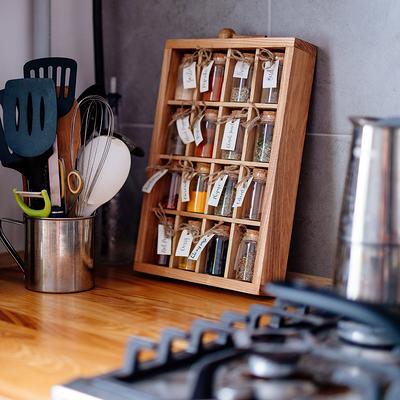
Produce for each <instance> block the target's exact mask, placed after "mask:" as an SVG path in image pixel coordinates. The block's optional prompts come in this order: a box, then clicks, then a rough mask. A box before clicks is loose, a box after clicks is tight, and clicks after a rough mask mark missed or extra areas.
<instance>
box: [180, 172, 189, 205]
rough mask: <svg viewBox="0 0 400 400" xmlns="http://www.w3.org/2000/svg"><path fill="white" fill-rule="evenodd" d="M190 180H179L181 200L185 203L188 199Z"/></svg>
mask: <svg viewBox="0 0 400 400" xmlns="http://www.w3.org/2000/svg"><path fill="white" fill-rule="evenodd" d="M189 188H190V180H189V179H184V178H182V180H181V201H182V203H186V202H188V201H190V191H189Z"/></svg>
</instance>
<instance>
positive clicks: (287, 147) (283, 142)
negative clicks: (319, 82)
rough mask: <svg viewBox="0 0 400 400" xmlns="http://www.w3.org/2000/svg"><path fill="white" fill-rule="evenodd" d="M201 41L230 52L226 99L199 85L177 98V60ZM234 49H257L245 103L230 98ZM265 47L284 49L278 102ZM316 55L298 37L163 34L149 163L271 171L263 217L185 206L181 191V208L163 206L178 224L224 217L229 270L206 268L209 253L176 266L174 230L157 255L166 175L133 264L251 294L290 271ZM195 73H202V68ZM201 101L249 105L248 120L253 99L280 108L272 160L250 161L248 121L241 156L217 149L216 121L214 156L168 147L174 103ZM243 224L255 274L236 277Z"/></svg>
mask: <svg viewBox="0 0 400 400" xmlns="http://www.w3.org/2000/svg"><path fill="white" fill-rule="evenodd" d="M198 49H211V50H212V51H213V52H217V53H224V54H226V57H227V58H226V65H225V71H224V76H223V83H222V92H221V97H220V99H221V101H205V102H203V101H202V100H201V94H200V93H199V90H198V89H195V91H194V96H193V100H176V99H175V98H174V93H175V86H176V82H177V76H178V67H179V64H180V63H181V60H182V57H183V54H184V53H189V52H192V53H193V52H195V51H196V50H198ZM235 49H236V50H240V51H242V52H247V53H253V54H254V58H255V61H254V73H253V75H252V78H251V88H250V98H249V100H248V102H243V103H240V102H232V101H227V100H229V97H228V96H229V94H228V93H230V90H231V83H230V81H229V77H230V76H231V75H232V73H233V69H234V63H233V61H232V56H233V50H235ZM261 49H269V50H270V51H273V52H279V53H282V54H283V56H284V61H283V68H282V75H281V82H280V89H279V100H278V103H277V104H266V103H260V101H259V99H260V88H261V82H262V79H263V77H262V74H263V70H262V61H261V58H260V55H261ZM315 57H316V48H315V47H314V46H313V45H311V44H309V43H307V42H304V41H302V40H300V39H297V38H264V37H236V38H228V39H224V38H217V39H214V38H212V39H181V40H180V39H174V40H168V41H167V42H166V45H165V49H164V58H163V65H162V71H161V81H160V87H159V93H158V100H157V107H156V114H155V120H154V130H153V137H152V144H151V150H150V155H149V161H148V163H149V166H154V165H166V164H168V163H169V162H170V161H181V162H182V163H184V164H185V165H186V164H187V163H188V162H192V163H207V164H209V165H210V173H211V174H212V173H214V172H216V171H219V170H220V169H222V168H223V167H224V166H228V165H234V166H238V167H239V179H241V178H242V177H243V176H244V172H245V169H246V168H250V169H253V168H262V169H265V170H266V171H267V180H266V186H265V194H264V197H263V200H262V215H261V219H260V220H259V221H258V220H250V219H245V218H242V217H241V215H242V214H241V210H240V208H235V209H234V211H233V214H232V217H221V216H217V215H213V213H212V212H213V207H210V206H207V207H206V210H205V212H204V213H193V212H188V211H186V209H185V206H184V203H182V202H181V200H180V199H179V200H178V205H177V209H176V210H165V214H166V215H167V216H168V217H172V218H173V221H174V228H175V229H176V228H177V227H178V226H180V224H182V222H187V220H188V219H195V220H198V221H200V222H201V229H200V233H201V234H204V233H205V232H206V231H208V229H210V228H211V227H212V226H213V224H215V223H218V222H224V225H227V226H229V228H230V230H229V245H228V250H227V256H226V264H225V270H224V275H223V276H221V277H218V276H212V275H209V274H206V273H205V265H204V264H205V255H204V254H202V255H201V256H200V258H199V260H198V261H197V262H196V266H195V270H194V271H187V270H182V269H179V268H177V260H176V257H175V256H174V252H175V249H176V246H177V241H178V239H179V238H177V237H173V240H172V255H171V257H170V260H169V264H168V265H166V266H160V265H157V264H156V263H155V257H156V251H155V246H154V243H156V242H157V226H158V221H157V218H156V216H155V214H154V209H155V208H156V207H157V205H158V203H159V202H160V200H161V198H162V195H163V191H164V190H165V189H166V187H165V185H164V184H163V181H162V179H161V180H160V181H159V182H158V183H157V186H156V187H155V189H154V190H153V191H151V193H149V194H145V195H144V200H143V204H142V211H141V222H140V228H139V237H138V241H137V247H136V254H135V262H134V270H135V271H138V272H143V273H147V274H152V275H158V276H162V277H168V278H172V279H179V280H183V281H187V282H193V283H197V284H204V285H208V286H213V287H217V288H222V289H229V290H234V291H238V292H243V293H249V294H254V295H261V294H262V289H263V286H264V285H265V283H266V282H268V281H271V280H282V279H284V278H285V276H286V264H287V259H288V254H289V247H290V239H291V232H292V224H293V216H294V210H295V204H296V195H297V186H298V180H299V174H300V167H301V159H302V151H303V145H304V137H305V132H306V123H307V116H308V107H309V101H310V95H311V87H312V81H313V75H314V66H315ZM197 75H199V67H197ZM198 78H199V76H197V79H198ZM197 87H198V86H197ZM204 105H205V106H206V107H207V108H209V109H214V110H216V111H217V112H218V118H221V117H223V116H226V115H228V114H230V113H231V112H232V111H233V110H240V109H247V110H248V119H247V121H250V120H251V119H252V118H254V116H255V115H256V114H255V108H254V107H256V108H257V109H258V110H260V111H270V110H271V111H275V112H276V119H275V126H274V131H273V139H272V146H271V155H270V160H269V162H268V163H264V162H254V161H252V159H251V147H252V146H253V145H254V138H253V132H252V129H251V128H250V129H246V130H245V132H244V140H243V154H242V158H241V159H240V160H226V159H222V158H221V157H220V153H219V151H220V150H219V149H218V146H220V143H221V138H222V134H223V132H222V131H223V129H222V128H220V127H219V126H217V129H216V133H215V143H216V145H214V150H213V153H212V155H213V157H211V158H202V157H195V156H194V155H193V148H194V144H188V145H186V151H185V153H184V155H180V156H177V155H170V154H166V153H165V151H166V150H165V149H166V142H167V139H166V135H167V127H168V124H169V123H170V121H171V117H172V115H173V114H174V112H175V111H176V109H178V108H181V107H184V108H192V109H194V107H195V106H198V107H202V106H204ZM153 173H154V172H153V171H149V175H148V177H150V176H151V175H152V174H153ZM210 192H211V183H209V184H208V188H207V198H208V197H209V196H210ZM241 225H244V226H246V227H249V228H250V229H253V230H256V231H258V243H257V254H256V258H255V264H254V272H253V278H252V281H251V282H244V281H240V280H236V279H234V278H235V271H234V262H235V256H236V252H237V248H238V245H239V242H240V233H239V230H238V228H239V226H241ZM203 253H205V252H203ZM305 277H306V278H307V279H308V280H313V279H314V278H315V280H316V281H318V278H317V277H313V276H309V275H305Z"/></svg>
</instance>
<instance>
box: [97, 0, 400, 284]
mask: <svg viewBox="0 0 400 400" xmlns="http://www.w3.org/2000/svg"><path fill="white" fill-rule="evenodd" d="M399 13H400V2H398V1H396V0H380V1H364V0H335V1H323V0H241V1H235V0H218V1H216V0H202V1H199V0H147V1H140V0H134V1H132V0H119V1H115V2H111V1H108V2H104V29H105V37H104V41H105V54H106V73H107V75H108V76H111V75H116V76H117V77H118V80H119V83H120V87H119V90H120V92H121V93H122V95H123V103H122V107H121V121H122V128H123V130H124V131H125V132H127V133H128V134H129V135H131V136H132V138H134V139H135V140H136V141H137V142H140V144H142V145H143V146H144V147H145V148H146V149H148V145H149V143H150V136H151V124H152V121H153V116H154V108H155V104H156V98H157V90H158V84H159V78H160V69H161V61H162V49H163V46H164V42H165V40H166V39H168V38H191V37H214V36H215V35H216V34H217V32H218V30H219V29H220V28H221V27H225V26H229V27H232V28H234V29H235V30H236V31H237V32H240V33H242V34H252V33H254V34H271V35H273V36H296V37H299V38H302V39H305V40H307V41H310V42H311V43H314V44H315V45H317V46H318V58H317V68H316V76H315V83H314V89H313V96H312V104H311V110H310V118H309V124H308V130H307V132H308V134H307V137H306V143H305V149H304V156H303V165H302V172H301V178H300V186H299V192H298V202H297V207H296V214H295V222H294V230H293V237H292V246H291V252H290V257H289V269H290V270H293V271H301V272H306V273H313V274H318V275H323V276H331V273H332V265H333V259H334V254H335V246H336V245H335V242H336V231H337V224H338V217H339V211H340V205H341V197H342V190H343V182H344V177H345V171H346V164H347V158H348V153H349V146H350V133H351V126H350V124H349V123H348V119H347V117H348V116H349V115H355V114H368V115H376V116H387V115H393V114H396V113H397V112H398V110H399V109H400V96H399V90H400V89H399V88H400V86H399V84H398V82H400V69H399V68H398V65H399V62H400V52H398V51H397V50H396V49H398V42H399V40H400V25H399V24H398V21H397V20H398V16H399V15H400V14H399ZM145 165H146V162H145V160H141V161H140V162H137V163H136V171H137V173H135V174H134V177H133V179H134V181H135V192H134V198H133V203H134V206H135V208H136V209H137V212H139V206H140V198H141V196H140V194H139V189H140V186H141V184H142V181H143V177H144V174H143V172H144V168H145Z"/></svg>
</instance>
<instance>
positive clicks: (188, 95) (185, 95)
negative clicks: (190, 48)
mask: <svg viewBox="0 0 400 400" xmlns="http://www.w3.org/2000/svg"><path fill="white" fill-rule="evenodd" d="M191 60H192V54H190V53H188V54H184V55H183V58H182V61H181V63H180V64H179V67H178V76H177V79H176V88H175V100H192V99H193V96H194V89H185V88H184V87H183V68H185V67H186V66H187V65H188V63H190V61H191ZM185 64H186V65H185Z"/></svg>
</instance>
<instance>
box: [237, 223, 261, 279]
mask: <svg viewBox="0 0 400 400" xmlns="http://www.w3.org/2000/svg"><path fill="white" fill-rule="evenodd" d="M257 241H258V231H255V230H250V229H247V231H246V233H245V235H244V236H243V239H242V240H241V242H240V244H239V248H238V252H237V254H236V260H235V279H237V280H240V281H245V282H251V281H252V279H253V273H254V264H255V261H256V255H257Z"/></svg>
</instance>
